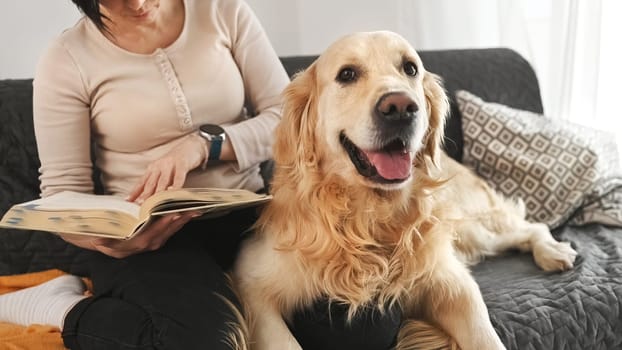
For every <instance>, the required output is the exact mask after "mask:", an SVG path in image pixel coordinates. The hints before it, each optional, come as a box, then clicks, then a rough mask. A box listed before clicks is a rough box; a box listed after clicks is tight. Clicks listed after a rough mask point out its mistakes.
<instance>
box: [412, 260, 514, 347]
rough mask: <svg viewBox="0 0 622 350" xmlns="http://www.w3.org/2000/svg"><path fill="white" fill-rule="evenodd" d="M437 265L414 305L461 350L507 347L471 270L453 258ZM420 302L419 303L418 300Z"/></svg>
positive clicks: (420, 290) (419, 288)
mask: <svg viewBox="0 0 622 350" xmlns="http://www.w3.org/2000/svg"><path fill="white" fill-rule="evenodd" d="M450 256H451V257H450V258H447V259H446V260H444V261H439V262H437V266H436V267H435V270H434V273H433V274H432V276H430V280H429V281H426V283H425V284H426V286H425V287H424V288H421V287H422V286H421V285H420V286H419V287H417V289H418V291H419V293H422V294H420V295H418V296H417V295H415V299H413V302H414V303H416V304H415V305H413V306H414V307H415V308H417V304H418V305H419V307H418V308H419V311H420V314H423V315H425V317H426V318H427V319H428V320H431V321H432V322H433V323H434V324H436V325H438V326H440V327H441V328H442V330H443V331H445V332H446V333H447V334H449V335H450V336H451V337H452V338H453V339H454V340H455V341H456V342H457V343H458V345H459V346H460V348H461V349H462V350H499V349H505V346H504V345H503V343H502V342H501V340H500V339H499V336H498V335H497V333H496V332H495V329H494V328H493V326H492V323H491V322H490V318H489V316H488V308H487V307H486V304H484V300H483V298H482V295H481V293H480V290H479V287H478V285H477V283H476V282H475V280H474V279H473V277H472V276H471V274H470V273H469V271H468V269H467V268H466V267H465V266H464V265H463V264H462V263H461V262H459V261H458V259H457V258H456V257H455V256H453V255H450ZM415 300H417V301H415Z"/></svg>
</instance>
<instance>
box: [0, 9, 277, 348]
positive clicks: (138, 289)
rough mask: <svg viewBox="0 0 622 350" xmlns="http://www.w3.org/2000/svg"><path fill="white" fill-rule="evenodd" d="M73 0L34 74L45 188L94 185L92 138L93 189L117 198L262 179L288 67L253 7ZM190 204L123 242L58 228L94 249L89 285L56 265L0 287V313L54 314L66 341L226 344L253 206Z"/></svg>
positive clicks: (47, 319)
mask: <svg viewBox="0 0 622 350" xmlns="http://www.w3.org/2000/svg"><path fill="white" fill-rule="evenodd" d="M72 1H73V2H74V3H75V4H76V5H77V7H78V8H79V9H80V10H81V11H82V12H83V13H84V14H85V17H84V18H82V19H81V20H80V21H79V22H78V23H77V24H76V25H75V26H74V27H72V28H70V29H68V30H66V31H64V32H63V33H62V34H61V35H60V36H59V37H58V38H57V39H55V40H54V41H53V42H52V44H51V45H50V47H49V48H48V49H47V51H46V52H45V54H44V55H43V57H42V58H41V60H40V62H39V65H38V67H37V71H36V75H35V79H34V123H35V132H36V138H37V143H38V150H39V156H40V159H41V168H40V173H41V176H40V180H41V194H42V196H48V195H51V194H53V193H56V192H59V191H63V190H73V191H80V192H93V191H94V185H93V181H92V169H93V166H92V160H91V152H90V146H91V143H94V144H95V149H94V151H95V161H96V165H97V167H98V168H99V169H100V170H101V180H102V183H103V186H104V191H105V192H106V193H107V194H114V195H120V196H125V197H127V199H128V200H129V201H137V202H141V201H142V200H144V199H145V198H147V197H148V196H149V195H151V194H153V193H155V192H157V191H161V190H164V189H167V188H171V187H172V188H179V187H182V186H184V187H228V188H245V189H248V190H251V191H261V190H262V188H263V186H264V184H263V181H262V178H261V176H260V174H259V163H260V162H262V161H264V160H266V159H268V158H269V157H270V151H271V141H272V132H273V128H274V126H275V125H276V123H277V122H278V120H279V118H280V116H279V112H280V98H279V96H280V93H281V91H282V89H283V88H284V87H285V85H286V84H287V83H288V82H289V78H288V76H287V74H286V73H285V71H284V69H283V68H282V66H281V64H280V62H279V60H278V57H277V55H276V54H275V52H274V50H273V49H272V47H271V45H270V43H269V41H268V39H267V37H266V35H265V33H264V31H263V29H262V27H261V25H260V24H259V22H258V21H257V19H256V17H255V16H254V14H253V13H252V11H251V9H250V8H249V7H248V6H247V5H246V4H245V3H244V2H243V1H242V0H72ZM245 101H246V102H248V104H249V105H251V106H252V108H253V111H252V112H253V113H252V114H254V115H255V116H254V117H253V118H248V116H247V115H246V112H245V111H246V109H245V108H244V104H245ZM200 126H204V127H203V128H202V129H203V130H204V132H202V133H200V132H199V127H200ZM195 215H196V213H186V214H180V215H169V216H165V217H163V218H161V219H159V220H158V221H156V222H154V223H153V224H151V225H150V226H149V227H148V228H147V229H146V230H145V231H144V232H142V233H141V235H139V236H138V237H136V238H135V239H132V240H128V241H119V240H112V239H92V238H86V239H85V238H79V237H75V236H71V235H67V234H63V233H60V236H61V237H62V238H63V239H64V240H66V241H67V242H70V243H72V244H74V245H77V246H79V247H82V248H84V249H87V250H89V251H92V254H91V257H90V261H91V266H90V268H89V269H90V274H91V275H90V277H91V279H92V281H93V284H94V296H93V297H85V296H84V295H83V292H84V286H83V285H82V283H81V282H80V280H79V279H78V278H77V277H75V276H64V277H62V278H59V279H56V280H53V281H51V282H49V283H47V284H44V285H41V286H38V287H35V288H33V289H29V290H24V291H21V292H18V293H13V295H10V296H5V299H4V300H5V305H10V306H11V308H12V309H11V308H9V307H8V306H7V307H4V309H3V313H9V314H10V313H11V312H12V311H11V310H13V313H14V315H13V316H14V317H13V318H11V316H10V315H9V316H6V315H3V317H2V318H4V319H5V320H9V321H12V322H18V323H23V324H30V323H46V324H52V325H56V326H58V327H60V328H61V329H62V331H63V340H64V342H65V345H66V346H67V347H68V348H71V349H143V348H144V349H152V348H165V349H221V348H222V349H224V348H229V347H228V346H227V344H226V341H225V339H224V338H225V334H226V333H227V331H228V328H227V324H228V323H231V322H235V317H234V316H233V313H232V311H231V310H232V309H231V308H230V307H229V306H227V304H226V303H225V302H224V301H223V299H222V297H225V298H227V299H229V300H232V301H234V302H235V300H236V299H235V297H234V295H233V294H232V293H231V291H230V289H229V287H228V286H227V281H226V280H225V277H224V274H223V270H225V269H227V268H228V266H229V265H230V264H231V262H232V261H233V258H234V257H235V252H236V248H237V244H238V241H239V239H240V236H241V234H242V233H243V232H244V231H246V230H247V229H248V228H249V226H250V225H251V224H252V223H253V222H254V220H255V212H254V211H253V210H252V209H251V210H240V211H237V212H234V213H231V214H229V215H227V216H224V217H220V218H216V219H210V220H205V221H192V222H189V221H190V220H191V219H192V218H193V217H194V216H195ZM223 240H224V241H227V242H228V243H227V244H225V245H222V244H217V243H216V242H217V241H223ZM6 297H12V298H13V299H12V300H9V301H8V302H7V301H6V300H7V299H6Z"/></svg>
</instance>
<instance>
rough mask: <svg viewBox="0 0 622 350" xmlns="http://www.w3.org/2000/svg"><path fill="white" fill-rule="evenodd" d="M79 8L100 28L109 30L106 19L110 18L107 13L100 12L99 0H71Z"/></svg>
mask: <svg viewBox="0 0 622 350" xmlns="http://www.w3.org/2000/svg"><path fill="white" fill-rule="evenodd" d="M71 1H72V2H73V3H74V4H76V6H77V7H78V9H79V10H80V11H81V12H82V13H84V15H85V16H86V17H88V18H89V19H90V20H91V21H92V22H93V23H95V25H96V26H97V28H99V30H104V31H108V28H107V27H106V24H105V23H104V19H108V17H106V16H105V15H103V14H102V13H101V12H99V0H71Z"/></svg>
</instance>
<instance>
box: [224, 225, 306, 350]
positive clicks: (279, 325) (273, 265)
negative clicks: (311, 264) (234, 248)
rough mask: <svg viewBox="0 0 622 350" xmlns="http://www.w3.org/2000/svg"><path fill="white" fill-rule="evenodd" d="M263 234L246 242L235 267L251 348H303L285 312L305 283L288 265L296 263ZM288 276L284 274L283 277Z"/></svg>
mask: <svg viewBox="0 0 622 350" xmlns="http://www.w3.org/2000/svg"><path fill="white" fill-rule="evenodd" d="M273 245H274V244H273V243H272V242H271V241H269V240H267V239H263V238H261V237H258V238H255V239H251V240H249V241H247V242H245V245H244V246H243V247H242V249H241V251H240V255H239V257H238V260H237V263H236V266H235V267H234V273H233V277H234V281H235V285H236V288H237V289H238V292H239V295H240V298H241V300H242V303H243V304H244V306H245V313H246V318H247V321H248V327H249V333H250V334H249V337H250V339H249V343H250V349H251V350H275V349H279V350H281V349H282V350H301V347H300V345H299V344H298V342H297V341H296V339H295V338H294V336H293V335H292V333H291V332H290V331H289V328H288V327H287V324H286V323H285V319H284V316H285V315H287V313H288V312H289V309H290V308H291V307H292V305H293V304H294V300H300V298H299V296H300V295H299V293H300V290H301V288H300V287H299V286H300V285H302V284H303V283H302V282H301V281H298V280H295V278H294V277H291V278H286V276H302V274H300V273H298V274H295V273H292V272H291V271H289V270H288V267H290V266H295V263H293V262H292V261H289V260H287V259H286V256H289V255H286V254H284V253H279V252H277V251H276V250H274V249H273V248H272V247H273ZM284 277H285V278H284Z"/></svg>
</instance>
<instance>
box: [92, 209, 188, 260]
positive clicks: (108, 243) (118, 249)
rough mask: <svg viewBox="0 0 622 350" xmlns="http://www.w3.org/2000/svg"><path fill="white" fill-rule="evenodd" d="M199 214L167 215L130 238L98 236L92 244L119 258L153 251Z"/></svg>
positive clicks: (101, 250)
mask: <svg viewBox="0 0 622 350" xmlns="http://www.w3.org/2000/svg"><path fill="white" fill-rule="evenodd" d="M198 215H200V213H198V212H185V213H175V214H169V215H165V216H163V217H161V218H158V219H157V220H155V221H154V222H152V223H151V224H149V226H148V227H147V228H146V229H145V230H144V231H143V232H141V233H140V234H139V235H138V236H136V237H134V238H132V239H130V240H117V239H111V238H96V239H93V240H92V242H91V244H92V246H93V247H95V249H97V250H98V251H100V252H102V253H104V254H106V255H108V256H111V257H114V258H119V259H120V258H125V257H127V256H130V255H133V254H137V253H141V252H147V251H153V250H156V249H159V248H161V247H162V246H163V245H164V244H166V242H167V241H168V240H169V238H171V237H172V236H173V235H174V234H175V233H176V232H177V231H179V230H180V229H181V228H182V227H183V226H184V225H185V224H186V223H188V221H190V220H192V218H194V217H196V216H198Z"/></svg>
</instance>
